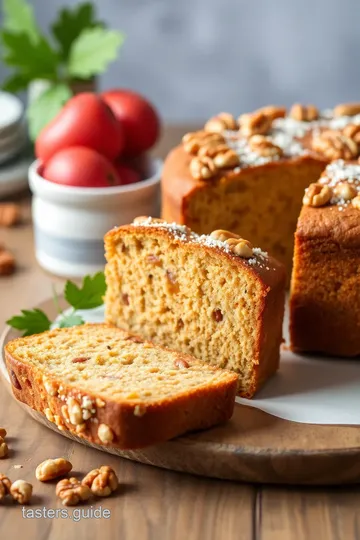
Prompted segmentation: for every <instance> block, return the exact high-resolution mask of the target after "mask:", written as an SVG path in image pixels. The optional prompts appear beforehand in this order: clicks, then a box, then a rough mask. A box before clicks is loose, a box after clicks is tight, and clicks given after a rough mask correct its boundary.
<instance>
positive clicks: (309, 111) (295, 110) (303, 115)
mask: <svg viewBox="0 0 360 540" xmlns="http://www.w3.org/2000/svg"><path fill="white" fill-rule="evenodd" d="M289 116H290V118H294V120H299V121H300V122H313V121H314V120H317V119H318V118H319V109H318V108H317V107H315V105H301V104H300V103H295V104H294V105H293V106H292V107H291V109H290V112H289Z"/></svg>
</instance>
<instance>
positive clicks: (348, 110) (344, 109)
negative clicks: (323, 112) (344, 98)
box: [333, 103, 360, 116]
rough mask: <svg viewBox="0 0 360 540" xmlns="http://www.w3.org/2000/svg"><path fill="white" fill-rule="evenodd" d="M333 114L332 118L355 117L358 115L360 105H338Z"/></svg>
mask: <svg viewBox="0 0 360 540" xmlns="http://www.w3.org/2000/svg"><path fill="white" fill-rule="evenodd" d="M333 112H334V116H355V115H356V114H360V103H340V104H339V105H336V107H335V108H334V111H333Z"/></svg>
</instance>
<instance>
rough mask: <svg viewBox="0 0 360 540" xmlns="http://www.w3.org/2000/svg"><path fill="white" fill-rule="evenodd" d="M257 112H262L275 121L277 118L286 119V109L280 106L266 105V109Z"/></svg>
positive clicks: (262, 108)
mask: <svg viewBox="0 0 360 540" xmlns="http://www.w3.org/2000/svg"><path fill="white" fill-rule="evenodd" d="M256 112H258V113H259V112H261V113H263V114H265V115H266V116H268V117H269V118H271V120H275V119H276V118H285V116H286V107H279V106H278V105H266V106H265V107H261V109H258V110H257V111H256Z"/></svg>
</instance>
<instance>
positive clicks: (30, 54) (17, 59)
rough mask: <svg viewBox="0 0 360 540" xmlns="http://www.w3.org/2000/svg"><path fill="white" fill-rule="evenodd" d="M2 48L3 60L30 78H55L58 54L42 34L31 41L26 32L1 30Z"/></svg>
mask: <svg viewBox="0 0 360 540" xmlns="http://www.w3.org/2000/svg"><path fill="white" fill-rule="evenodd" d="M1 39H2V43H3V48H4V55H3V60H4V62H5V63H6V64H7V65H8V66H12V67H16V68H18V69H19V70H20V72H21V73H23V74H25V75H28V76H31V78H32V79H51V80H54V79H56V78H57V67H56V66H57V64H58V60H59V58H58V54H57V52H56V51H55V50H54V49H53V48H52V47H51V45H50V44H49V42H48V41H46V39H45V38H44V37H43V36H39V38H38V39H37V40H36V41H32V40H31V39H30V37H29V36H28V34H26V33H25V32H22V33H16V34H15V33H13V32H9V31H7V30H3V31H2V32H1Z"/></svg>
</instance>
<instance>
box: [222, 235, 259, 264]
mask: <svg viewBox="0 0 360 540" xmlns="http://www.w3.org/2000/svg"><path fill="white" fill-rule="evenodd" d="M226 243H227V244H228V245H229V247H230V249H231V251H232V252H233V253H234V255H238V256H239V257H242V258H244V259H250V257H252V256H253V248H252V245H251V243H250V242H249V241H248V240H244V239H243V238H239V239H237V238H229V240H226Z"/></svg>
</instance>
